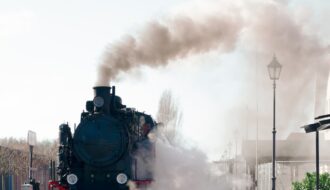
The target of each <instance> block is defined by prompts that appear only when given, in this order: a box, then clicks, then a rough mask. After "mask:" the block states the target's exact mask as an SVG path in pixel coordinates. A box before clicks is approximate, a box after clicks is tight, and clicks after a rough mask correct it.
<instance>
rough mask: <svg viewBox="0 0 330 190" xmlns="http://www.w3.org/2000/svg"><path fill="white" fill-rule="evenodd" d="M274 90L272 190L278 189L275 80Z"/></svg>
mask: <svg viewBox="0 0 330 190" xmlns="http://www.w3.org/2000/svg"><path fill="white" fill-rule="evenodd" d="M273 81H274V83H273V88H274V96H273V177H272V190H275V189H276V176H275V158H276V155H275V153H276V146H275V143H276V127H275V90H276V83H275V80H273Z"/></svg>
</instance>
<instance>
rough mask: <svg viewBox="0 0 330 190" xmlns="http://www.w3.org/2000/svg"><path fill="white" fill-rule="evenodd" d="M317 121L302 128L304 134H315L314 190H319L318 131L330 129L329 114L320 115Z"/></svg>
mask: <svg viewBox="0 0 330 190" xmlns="http://www.w3.org/2000/svg"><path fill="white" fill-rule="evenodd" d="M315 120H318V121H317V122H315V123H312V124H309V125H305V126H303V127H302V128H304V129H305V132H306V133H311V132H315V135H316V136H315V140H316V143H315V145H316V149H315V150H316V159H315V160H316V184H315V185H316V190H319V189H320V149H319V131H321V130H327V129H330V114H327V115H321V116H318V117H316V118H315Z"/></svg>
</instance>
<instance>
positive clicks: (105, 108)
mask: <svg viewBox="0 0 330 190" xmlns="http://www.w3.org/2000/svg"><path fill="white" fill-rule="evenodd" d="M155 127H156V123H155V121H154V120H153V119H152V117H151V116H150V115H147V114H145V113H143V112H138V111H136V110H135V109H133V108H127V107H126V106H125V105H123V104H122V100H121V98H120V97H119V96H116V93H115V87H114V86H113V87H108V86H98V87H94V99H93V100H92V101H87V102H86V111H83V112H82V114H81V121H80V123H79V125H78V126H77V127H75V128H74V130H73V133H72V132H71V128H70V127H69V125H68V124H62V125H60V127H59V131H60V132H59V152H58V165H57V167H56V168H55V166H54V165H55V164H54V163H52V164H51V166H52V167H51V168H52V169H51V178H52V180H51V181H50V182H49V188H50V189H53V188H55V189H56V188H57V189H60V190H64V189H65V190H69V189H70V190H71V189H72V190H73V189H76V190H91V189H94V190H108V189H111V190H127V189H128V186H127V183H128V182H129V181H130V183H135V185H138V186H147V185H148V184H149V183H151V181H152V164H153V161H154V143H153V142H152V141H151V140H150V139H149V137H148V134H149V133H150V132H151V131H152V130H153V129H154V128H155ZM55 173H56V174H57V177H56V174H55Z"/></svg>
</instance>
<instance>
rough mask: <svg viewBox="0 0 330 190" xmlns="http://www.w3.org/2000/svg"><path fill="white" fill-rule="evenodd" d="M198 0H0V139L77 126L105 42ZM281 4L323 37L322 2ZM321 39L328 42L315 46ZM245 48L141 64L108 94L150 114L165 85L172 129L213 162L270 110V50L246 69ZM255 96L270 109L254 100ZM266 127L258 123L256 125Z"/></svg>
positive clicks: (53, 133) (47, 135)
mask: <svg viewBox="0 0 330 190" xmlns="http://www.w3.org/2000/svg"><path fill="white" fill-rule="evenodd" d="M205 2H206V3H205ZM207 2H210V3H211V4H212V3H214V2H217V1H216V0H209V1H194V0H166V1H161V0H140V1H133V0H123V1H114V0H107V1H106V0H97V1H87V0H83V1H81V0H79V1H78V0H70V1H67V0H66V1H64V0H58V1H44V0H30V1H23V0H21V1H20V0H0V87H1V88H0V89H1V90H0V105H1V109H0V115H1V116H0V118H1V125H0V131H1V132H0V137H17V138H25V137H26V136H27V132H28V130H33V131H35V132H36V133H37V138H38V140H45V139H55V138H57V135H58V126H59V125H60V124H61V123H63V122H69V124H70V125H71V126H73V125H74V123H79V120H80V113H81V112H82V110H83V109H84V108H85V102H86V101H87V100H91V99H92V98H93V90H92V87H93V86H94V85H95V83H96V78H97V66H98V65H99V63H100V60H101V57H102V54H103V52H104V51H105V48H106V47H107V46H109V44H110V46H111V44H112V43H114V42H116V41H118V40H119V39H121V37H122V36H125V35H127V34H136V33H138V31H139V29H140V28H141V27H143V26H144V25H145V24H146V23H148V22H150V21H152V20H161V19H163V18H164V17H165V18H166V17H167V16H168V15H172V14H173V13H177V12H185V11H187V12H193V7H196V6H198V5H200V4H201V5H205V4H206V5H207ZM219 2H220V1H219ZM221 2H226V1H221ZM238 2H239V1H238ZM281 2H282V3H286V4H289V5H288V6H289V7H290V8H291V9H292V10H296V8H299V9H301V10H303V11H306V10H307V12H311V13H312V14H311V16H310V20H311V21H309V22H310V23H311V25H312V26H313V25H315V26H321V27H320V28H318V29H317V33H318V35H320V36H330V35H329V33H330V28H329V27H326V26H322V23H323V21H328V20H329V19H327V18H329V17H330V15H329V14H327V10H328V8H329V7H330V3H329V2H327V1H322V2H321V1H312V0H304V1H298V0H295V1H286V0H282V1H281ZM201 7H203V6H201ZM205 7H206V8H204V10H203V11H205V10H206V12H207V8H208V6H205ZM325 16H327V17H325ZM329 42H330V40H329V37H328V38H327V37H325V38H324V40H323V41H322V43H329ZM249 51H251V47H250V44H248V43H244V42H240V43H239V44H238V45H237V47H236V49H235V50H234V51H231V52H226V53H219V51H218V50H214V51H209V52H206V53H201V54H195V55H190V56H187V57H185V58H182V59H176V60H173V61H170V62H169V64H168V65H167V66H162V67H158V68H149V67H146V66H142V67H141V68H140V69H138V70H135V71H133V72H129V73H126V74H122V75H120V76H119V78H118V79H117V80H115V81H113V82H112V84H111V85H116V93H117V94H118V95H119V96H121V97H122V99H123V103H124V104H126V105H127V106H128V107H135V108H137V109H138V110H139V111H145V112H146V113H149V114H151V115H153V116H156V112H157V107H158V101H159V98H160V96H161V93H162V92H163V91H164V90H167V89H170V90H171V91H172V92H173V94H174V96H175V97H176V101H177V102H178V104H179V107H180V108H181V110H182V112H183V126H182V127H181V133H182V135H183V136H184V138H185V139H188V140H187V143H189V144H192V145H195V146H198V147H200V148H202V149H203V150H205V152H207V153H208V154H209V155H211V157H213V158H218V157H220V156H221V154H222V152H223V151H224V149H225V148H226V147H227V145H228V143H230V142H231V143H235V142H237V141H236V139H238V138H240V139H241V138H248V139H252V138H254V136H255V128H256V126H255V123H256V121H257V120H258V114H255V113H256V110H258V112H260V113H262V114H271V110H270V109H269V107H270V105H271V98H272V97H271V90H272V86H271V81H270V80H269V78H268V73H267V69H266V65H267V64H268V63H269V62H270V61H271V59H272V54H273V53H274V52H272V50H269V52H268V53H269V57H268V58H267V59H264V58H260V59H258V53H255V55H256V56H255V63H256V64H250V63H247V61H246V57H245V55H246V54H247V52H249ZM266 51H268V50H266ZM279 56H281V55H279ZM251 68H252V69H251ZM283 69H285V66H284V68H283ZM256 73H257V74H256ZM260 81H263V82H262V83H267V82H269V91H267V92H264V91H261V90H260V89H259V88H258V85H259V83H260ZM282 94H284V92H283V93H282ZM265 97H267V98H268V99H267V98H265ZM279 98H284V95H282V96H281V93H280V97H279ZM260 99H262V100H263V99H266V100H267V102H268V100H269V104H267V105H264V104H263V103H264V102H266V101H261V102H260V103H259V100H260ZM279 101H280V100H279ZM310 106H313V105H310ZM283 109H284V108H283ZM313 111H314V110H309V111H308V114H309V117H308V118H306V119H305V120H304V121H301V122H300V123H295V125H297V128H299V126H298V124H304V122H309V121H311V119H312V118H313V116H314V115H313ZM263 122H264V123H263ZM269 124H270V121H268V120H267V121H260V123H259V124H258V125H260V126H266V125H269ZM265 130H266V129H265ZM297 131H299V129H297ZM270 135H271V132H269V136H265V138H270ZM282 138H285V135H283V137H282Z"/></svg>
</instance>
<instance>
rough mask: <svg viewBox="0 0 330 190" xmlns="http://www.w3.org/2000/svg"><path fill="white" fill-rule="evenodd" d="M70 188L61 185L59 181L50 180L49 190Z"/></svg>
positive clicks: (66, 189)
mask: <svg viewBox="0 0 330 190" xmlns="http://www.w3.org/2000/svg"><path fill="white" fill-rule="evenodd" d="M54 189H56V190H68V189H69V188H68V187H66V186H63V185H61V184H60V183H59V182H58V181H49V182H48V190H54Z"/></svg>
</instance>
